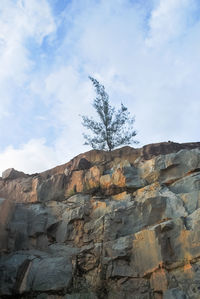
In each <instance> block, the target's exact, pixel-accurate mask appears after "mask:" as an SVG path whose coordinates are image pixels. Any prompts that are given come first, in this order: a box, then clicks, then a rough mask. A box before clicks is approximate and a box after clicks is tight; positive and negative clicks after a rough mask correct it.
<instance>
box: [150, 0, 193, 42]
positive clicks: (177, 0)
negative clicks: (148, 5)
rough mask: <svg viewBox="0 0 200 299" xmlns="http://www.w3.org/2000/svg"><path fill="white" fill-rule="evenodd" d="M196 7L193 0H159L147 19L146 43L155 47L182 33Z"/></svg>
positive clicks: (188, 24) (172, 39)
mask: <svg viewBox="0 0 200 299" xmlns="http://www.w3.org/2000/svg"><path fill="white" fill-rule="evenodd" d="M195 9H197V5H196V1H195V0H160V1H159V2H158V5H157V7H156V8H155V9H154V10H153V11H152V13H151V17H150V20H149V26H150V31H149V38H148V39H147V44H148V45H150V46H152V47H155V46H157V44H158V45H159V46H160V45H161V44H163V43H166V42H169V41H174V40H175V39H177V38H178V37H180V36H182V35H184V34H185V33H186V31H187V30H188V28H189V26H190V25H191V23H192V14H193V12H194V11H195Z"/></svg>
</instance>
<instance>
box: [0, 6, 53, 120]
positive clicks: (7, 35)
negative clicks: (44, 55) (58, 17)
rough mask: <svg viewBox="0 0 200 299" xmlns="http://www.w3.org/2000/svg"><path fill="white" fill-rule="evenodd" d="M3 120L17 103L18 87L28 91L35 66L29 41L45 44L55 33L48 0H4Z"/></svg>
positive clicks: (0, 38) (0, 48) (0, 34)
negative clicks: (28, 83)
mask: <svg viewBox="0 0 200 299" xmlns="http://www.w3.org/2000/svg"><path fill="white" fill-rule="evenodd" d="M0 13H1V18H0V28H1V29H0V87H1V89H0V101H1V105H0V118H1V117H3V116H4V115H6V113H10V110H11V109H12V103H13V101H14V102H16V101H17V94H16V90H17V88H25V84H27V80H29V79H30V74H29V72H30V71H31V70H32V68H33V66H34V63H35V62H34V61H33V60H32V59H31V57H30V56H31V53H30V52H29V49H28V48H27V39H29V40H30V39H33V40H35V41H36V42H37V43H41V42H42V40H43V38H44V37H45V36H47V35H49V34H51V33H52V32H54V30H55V23H54V20H53V18H52V16H51V12H50V8H49V5H48V2H47V1H46V0H18V1H12V0H1V3H0Z"/></svg>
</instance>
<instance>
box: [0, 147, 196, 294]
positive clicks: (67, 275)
mask: <svg viewBox="0 0 200 299" xmlns="http://www.w3.org/2000/svg"><path fill="white" fill-rule="evenodd" d="M0 197H1V198H0V298H37V299H59V298H65V299H88V298H89V299H97V298H102V299H104V298H105V299H106V298H108V299H123V298H124V299H125V298H126V299H129V298H130V299H132V298H134V299H150V298H155V299H162V298H164V299H173V298H178V299H179V298H194V299H195V298H200V295H199V294H200V143H185V144H177V143H173V142H166V143H159V144H152V145H147V146H145V147H143V148H141V149H134V148H131V147H124V148H121V149H118V150H115V151H113V152H112V153H109V152H104V151H94V150H93V151H89V152H87V153H84V154H81V155H79V156H77V157H75V158H74V159H73V160H71V161H70V162H69V163H66V164H64V165H61V166H57V167H55V168H53V169H50V170H48V171H45V172H43V173H39V174H33V175H27V174H24V173H22V172H18V171H15V170H14V169H9V170H7V171H5V172H4V173H3V175H2V178H0Z"/></svg>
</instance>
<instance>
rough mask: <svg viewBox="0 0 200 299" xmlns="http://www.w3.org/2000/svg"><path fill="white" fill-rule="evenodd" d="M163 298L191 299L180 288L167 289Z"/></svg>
mask: <svg viewBox="0 0 200 299" xmlns="http://www.w3.org/2000/svg"><path fill="white" fill-rule="evenodd" d="M163 299H189V298H188V296H187V295H186V294H185V293H184V292H183V291H182V290H180V289H178V288H177V289H171V290H167V291H165V293H164V297H163Z"/></svg>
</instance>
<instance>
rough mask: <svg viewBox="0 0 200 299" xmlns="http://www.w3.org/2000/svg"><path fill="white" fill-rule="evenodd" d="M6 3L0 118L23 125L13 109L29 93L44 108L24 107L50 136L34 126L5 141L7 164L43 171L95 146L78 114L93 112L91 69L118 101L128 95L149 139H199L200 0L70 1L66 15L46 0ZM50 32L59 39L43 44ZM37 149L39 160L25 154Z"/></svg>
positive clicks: (1, 23) (0, 23)
mask: <svg viewBox="0 0 200 299" xmlns="http://www.w3.org/2000/svg"><path fill="white" fill-rule="evenodd" d="M58 2H59V1H58ZM141 3H142V4H143V5H142V4H141ZM0 6H1V10H2V11H3V14H2V16H3V17H2V18H1V20H0V28H2V30H1V37H0V51H1V56H0V87H2V88H1V91H0V101H1V105H0V118H1V116H2V117H4V118H5V120H6V119H9V120H10V123H8V125H9V126H10V127H12V126H14V127H15V126H16V125H17V124H16V125H15V122H14V120H15V116H16V112H14V111H13V109H11V108H12V106H13V105H14V99H15V101H18V99H17V97H20V96H21V95H22V98H23V97H24V98H25V99H26V101H29V102H30V105H29V106H31V105H33V102H34V101H37V107H36V108H35V110H31V109H30V108H29V109H28V108H26V107H25V108H24V110H23V113H24V114H25V113H26V111H28V112H29V113H30V118H34V117H35V120H36V123H37V122H40V124H41V131H42V129H44V128H45V126H46V128H47V130H46V131H45V129H44V134H43V135H44V136H43V137H44V139H38V136H36V135H34V134H35V131H38V130H39V129H38V128H39V126H38V125H37V130H35V131H34V130H31V131H30V134H28V137H27V135H26V139H25V140H24V142H20V144H23V145H20V144H15V145H12V143H11V146H10V147H6V146H4V151H2V152H1V153H0V161H1V164H2V169H4V168H8V167H16V168H17V169H19V170H24V171H25V172H29V173H30V172H35V171H40V170H41V169H42V170H44V169H45V168H49V167H51V166H55V165H56V164H60V163H64V162H66V161H67V160H69V159H70V158H72V157H73V156H74V155H76V154H78V153H80V152H82V151H84V150H87V149H88V148H87V147H83V146H82V143H83V139H82V136H81V133H82V131H83V129H82V127H81V119H80V117H79V114H83V115H85V114H87V115H91V114H93V113H94V111H93V108H92V106H91V101H92V99H93V96H94V92H93V89H92V85H91V82H90V81H89V80H88V75H92V76H94V77H96V78H97V79H98V80H99V81H100V82H102V83H103V84H104V85H105V87H106V90H107V91H108V93H109V94H110V99H111V102H112V104H113V105H116V106H118V105H119V104H120V102H121V101H122V102H123V103H124V104H125V105H126V106H128V108H129V110H130V112H131V113H132V114H135V116H136V123H135V128H136V130H138V136H137V139H138V140H139V141H140V142H141V143H140V146H142V145H143V144H147V143H152V142H159V141H166V140H172V141H177V142H187V141H188V142H189V141H197V140H198V139H199V130H198V119H199V117H198V115H199V114H200V105H199V98H200V91H199V81H200V74H199V68H200V61H199V51H200V22H199V20H198V18H197V16H198V13H197V11H198V1H197V0H191V1H189V0H152V1H149V2H148V5H147V2H146V1H129V0H125V1H122V0H117V1H116V0H110V1H106V0H102V1H94V0H87V1H82V0H80V1H71V2H68V4H67V6H66V10H63V12H62V14H59V17H58V16H56V15H54V16H53V15H52V12H51V9H50V7H49V2H48V1H47V0H43V1H39V0H26V1H16V2H15V4H14V2H13V1H11V0H6V1H5V0H2V2H1V4H0ZM55 24H56V25H55ZM47 36H48V37H49V38H52V39H53V38H54V39H55V40H54V42H51V43H50V44H48V43H47V45H46V47H47V48H46V51H43V50H42V47H43V42H44V41H45V40H46V37H47ZM29 39H30V40H34V41H35V43H36V44H37V45H38V47H39V50H40V51H41V52H42V53H39V54H38V55H39V59H40V61H42V62H43V64H40V63H38V61H37V59H36V58H35V56H34V55H35V54H36V53H35V49H32V48H31V47H30V44H27V42H26V41H28V40H29ZM39 50H38V51H39ZM36 52H37V49H36ZM42 55H45V56H46V57H47V60H46V64H45V60H43V59H42ZM33 69H34V71H33ZM2 70H5V71H2ZM10 86H11V87H10ZM19 90H20V91H19ZM21 93H22V94H21ZM30 95H31V96H30ZM21 105H23V101H22V104H21ZM27 105H28V104H27ZM33 106H34V105H33ZM42 107H43V108H42ZM29 110H30V111H29ZM9 114H13V121H11V117H10V118H8V115H9ZM42 122H43V123H42ZM36 123H34V122H32V123H31V124H33V127H34V126H36ZM24 126H26V124H25V125H24ZM29 126H30V127H31V125H30V124H29ZM33 129H34V128H33ZM24 130H25V128H24ZM53 131H54V133H53ZM9 132H10V131H9ZM45 132H46V134H45ZM55 132H56V133H55ZM30 139H31V141H30ZM44 140H45V141H46V143H45V142H44ZM49 140H51V141H49ZM45 152H46V154H45ZM31 155H33V156H35V157H36V160H38V161H39V160H40V162H39V164H37V163H35V162H34V163H32V162H31V161H32V160H31V159H29V158H28V159H27V158H24V159H23V156H24V157H30V156H31ZM12 157H14V158H12ZM33 158H34V157H33ZM18 162H19V163H18ZM11 164H12V165H11Z"/></svg>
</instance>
